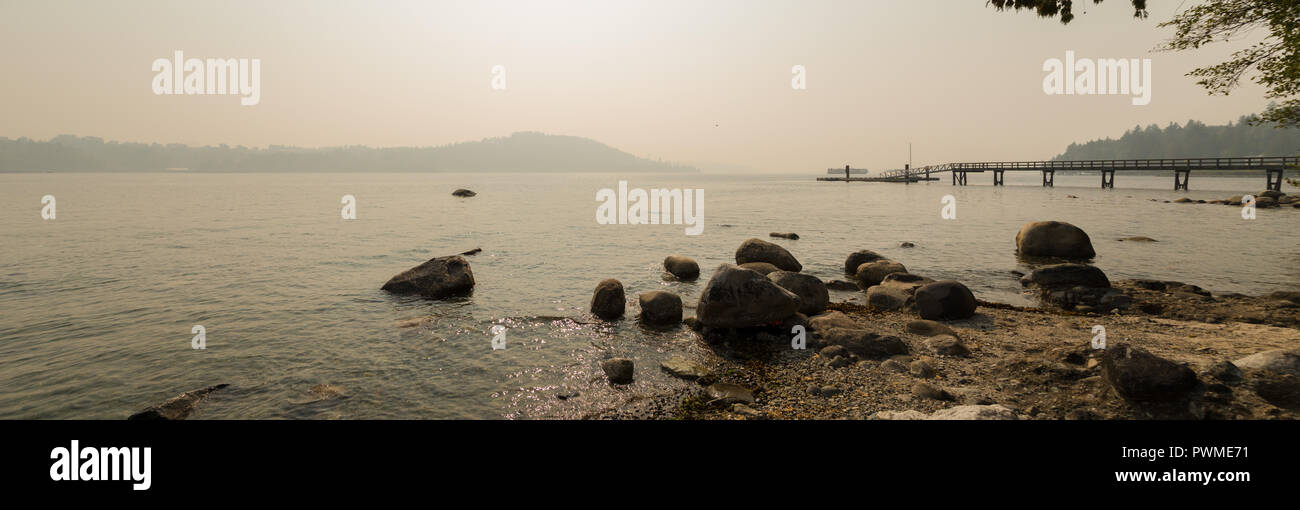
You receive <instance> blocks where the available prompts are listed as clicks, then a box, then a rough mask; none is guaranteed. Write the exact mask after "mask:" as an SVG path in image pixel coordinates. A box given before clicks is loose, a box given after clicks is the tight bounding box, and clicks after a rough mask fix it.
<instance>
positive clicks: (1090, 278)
mask: <svg viewBox="0 0 1300 510" xmlns="http://www.w3.org/2000/svg"><path fill="white" fill-rule="evenodd" d="M1020 284H1021V285H1037V286H1039V287H1044V288H1049V289H1057V288H1068V287H1090V288H1097V289H1105V288H1110V279H1108V278H1106V273H1105V272H1102V270H1100V269H1097V268H1096V267H1094V266H1089V265H1087V264H1052V265H1050V266H1043V267H1040V268H1038V269H1035V270H1033V271H1031V272H1030V273H1029V274H1027V275H1025V276H1022V277H1021V278H1020Z"/></svg>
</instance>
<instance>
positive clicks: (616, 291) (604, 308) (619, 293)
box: [591, 278, 627, 321]
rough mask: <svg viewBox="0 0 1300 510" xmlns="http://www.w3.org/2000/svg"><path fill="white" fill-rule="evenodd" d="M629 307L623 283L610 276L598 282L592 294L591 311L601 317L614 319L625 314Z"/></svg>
mask: <svg viewBox="0 0 1300 510" xmlns="http://www.w3.org/2000/svg"><path fill="white" fill-rule="evenodd" d="M626 308H627V296H626V295H625V294H624V293H623V283H622V282H619V281H618V280H615V279H613V278H609V279H606V280H601V282H600V283H598V284H596V290H595V292H593V293H592V295H591V313H592V314H594V315H595V316H597V317H600V318H601V319H605V320H607V321H612V320H614V319H617V318H619V317H622V316H623V312H624V310H626Z"/></svg>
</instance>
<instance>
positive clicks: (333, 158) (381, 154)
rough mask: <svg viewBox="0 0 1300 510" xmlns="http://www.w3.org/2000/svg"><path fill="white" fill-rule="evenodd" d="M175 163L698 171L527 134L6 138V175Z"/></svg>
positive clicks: (0, 152) (580, 141)
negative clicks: (363, 141)
mask: <svg viewBox="0 0 1300 510" xmlns="http://www.w3.org/2000/svg"><path fill="white" fill-rule="evenodd" d="M171 168H185V169H189V170H191V171H249V172H308V171H310V172H331V171H376V172H453V171H471V172H496V171H504V172H623V171H645V172H696V171H698V170H696V169H695V168H692V167H690V166H686V165H679V164H673V163H667V162H663V161H652V160H649V159H645V158H640V157H637V156H634V155H632V154H628V153H626V152H623V151H621V150H618V149H615V148H613V147H610V146H608V145H605V144H603V143H600V142H597V141H595V140H590V139H587V138H579V137H576V136H557V135H547V134H543V133H535V132H520V133H515V134H513V135H510V136H508V137H499V138H487V139H483V140H479V141H475V142H463V143H456V144H451V145H443V146H438V147H391V148H371V147H363V146H348V147H330V148H318V149H317V148H312V149H307V148H297V147H284V146H278V145H272V146H270V147H266V148H249V147H243V146H239V147H229V146H226V145H220V146H204V147H190V146H187V145H181V144H167V145H162V144H156V143H155V144H143V143H119V142H105V141H104V140H103V139H101V138H97V137H77V136H72V135H60V136H57V137H54V138H53V139H50V140H47V141H37V140H30V139H27V138H19V139H17V140H11V139H8V138H0V172H26V171H70V172H141V171H156V170H164V169H171Z"/></svg>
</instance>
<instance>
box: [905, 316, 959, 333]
mask: <svg viewBox="0 0 1300 510" xmlns="http://www.w3.org/2000/svg"><path fill="white" fill-rule="evenodd" d="M905 327H906V329H907V332H908V333H911V334H913V335H921V336H936V335H952V336H954V337H955V336H957V331H955V330H953V329H952V328H950V327H948V325H947V324H944V323H942V322H935V321H932V320H925V319H921V320H915V321H911V322H908V323H907V326H905Z"/></svg>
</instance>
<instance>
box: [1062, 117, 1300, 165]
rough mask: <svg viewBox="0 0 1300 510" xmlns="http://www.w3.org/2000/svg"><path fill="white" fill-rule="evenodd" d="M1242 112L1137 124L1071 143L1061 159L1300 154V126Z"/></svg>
mask: <svg viewBox="0 0 1300 510" xmlns="http://www.w3.org/2000/svg"><path fill="white" fill-rule="evenodd" d="M1249 118H1250V117H1249V116H1243V117H1241V119H1239V120H1238V121H1237V122H1236V123H1228V125H1226V126H1207V125H1205V124H1204V123H1201V122H1197V121H1194V120H1189V121H1187V124H1186V125H1183V126H1179V125H1178V123H1172V124H1170V125H1169V126H1168V127H1166V128H1164V129H1160V127H1158V126H1156V125H1155V124H1152V125H1150V126H1147V127H1146V128H1145V129H1143V128H1142V127H1141V126H1138V127H1135V128H1133V129H1131V130H1129V131H1127V132H1125V133H1124V136H1121V137H1120V138H1119V139H1118V140H1114V139H1110V138H1107V139H1105V140H1093V141H1091V142H1087V143H1084V144H1078V143H1072V144H1070V147H1069V148H1067V149H1066V150H1065V153H1063V154H1061V155H1059V156H1057V157H1055V158H1053V159H1055V160H1058V161H1076V160H1082V159H1142V158H1211V157H1230V156H1294V155H1296V154H1300V129H1291V128H1284V129H1277V128H1274V127H1272V126H1251V125H1249V124H1247V123H1246V121H1247V120H1249Z"/></svg>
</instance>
